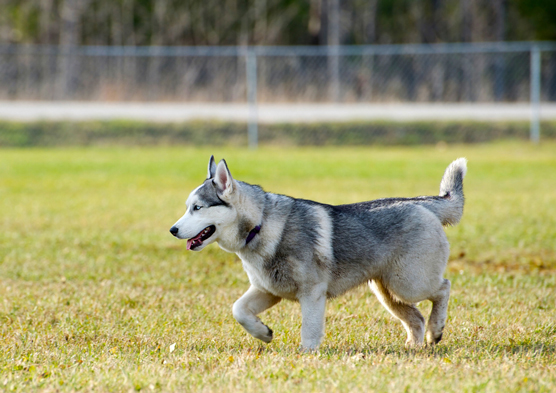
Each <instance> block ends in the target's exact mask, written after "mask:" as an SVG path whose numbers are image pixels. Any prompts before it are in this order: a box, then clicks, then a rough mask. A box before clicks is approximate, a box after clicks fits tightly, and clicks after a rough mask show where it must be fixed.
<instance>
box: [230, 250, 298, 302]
mask: <svg viewBox="0 0 556 393" xmlns="http://www.w3.org/2000/svg"><path fill="white" fill-rule="evenodd" d="M239 257H240V258H241V262H242V264H243V269H244V270H245V272H246V273H247V276H248V277H249V282H250V283H251V285H253V286H255V287H257V288H259V289H262V290H264V291H267V292H269V293H271V294H273V295H275V296H279V297H281V298H285V299H291V300H295V299H297V289H298V288H297V284H296V283H295V282H294V281H293V280H292V279H291V277H289V275H287V274H285V272H284V271H283V269H280V268H278V267H276V268H272V267H269V265H268V263H265V261H264V260H263V258H262V257H260V256H253V255H249V256H247V255H239Z"/></svg>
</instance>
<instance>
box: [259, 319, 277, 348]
mask: <svg viewBox="0 0 556 393" xmlns="http://www.w3.org/2000/svg"><path fill="white" fill-rule="evenodd" d="M263 326H264V327H265V328H266V333H264V334H261V335H259V336H258V337H257V338H258V339H259V340H261V341H264V342H265V343H267V344H268V343H269V342H271V341H272V338H273V337H274V332H273V331H272V329H271V328H269V327H268V326H266V325H265V324H263Z"/></svg>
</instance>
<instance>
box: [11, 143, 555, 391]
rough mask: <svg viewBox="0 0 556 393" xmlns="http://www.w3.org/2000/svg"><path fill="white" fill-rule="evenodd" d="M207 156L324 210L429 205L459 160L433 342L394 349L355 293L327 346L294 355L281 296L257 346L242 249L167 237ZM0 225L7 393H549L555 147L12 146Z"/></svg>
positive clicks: (331, 319)
mask: <svg viewBox="0 0 556 393" xmlns="http://www.w3.org/2000/svg"><path fill="white" fill-rule="evenodd" d="M210 154H214V155H215V157H216V158H217V159H220V158H222V157H225V158H226V160H227V162H228V165H229V167H230V169H231V171H232V174H233V176H235V177H236V178H237V179H241V180H244V181H247V182H250V183H256V184H260V185H261V186H263V187H264V188H265V189H266V190H267V191H272V192H277V193H283V194H288V195H292V196H297V197H302V198H308V199H316V200H318V201H321V202H326V203H332V204H339V203H349V202H356V201H361V200H368V199H374V198H381V197H389V196H416V195H426V194H437V193H438V187H439V183H440V179H441V177H442V174H443V171H444V169H445V168H446V166H447V165H448V164H449V163H450V162H451V161H452V160H453V159H455V158H457V157H460V156H465V157H467V158H468V159H469V164H468V174H467V177H466V179H465V182H464V183H465V185H464V189H465V192H466V197H467V200H466V206H465V211H464V215H463V219H462V221H461V223H460V224H459V225H458V226H456V227H451V228H447V229H446V232H447V234H448V238H449V240H450V242H451V245H452V251H451V258H450V262H449V264H448V269H447V273H446V277H447V278H449V279H450V280H451V281H452V295H451V299H450V306H449V311H448V322H447V326H446V329H445V331H444V339H443V341H442V342H441V343H440V344H439V345H438V346H436V347H435V348H434V349H430V348H425V349H419V350H412V351H408V350H406V349H405V348H404V342H405V336H406V334H405V331H404V329H403V328H402V326H401V324H400V323H399V322H398V321H397V320H395V319H394V318H393V317H391V316H390V315H389V314H388V313H387V312H386V311H385V310H384V309H383V308H382V306H380V304H379V303H378V301H377V300H376V298H375V297H374V296H373V295H372V293H371V292H370V291H369V290H368V289H367V288H366V287H361V288H358V289H356V290H355V291H352V292H350V293H349V294H347V295H346V296H343V297H341V298H339V299H335V300H332V301H330V302H329V303H328V307H327V328H326V335H325V339H324V341H323V344H322V346H321V349H320V351H319V353H316V354H301V353H299V352H298V350H297V349H298V347H299V344H300V323H301V316H300V310H299V305H298V304H296V303H292V302H282V303H280V304H279V305H277V306H276V307H274V308H273V309H271V310H269V311H267V312H266V313H264V314H262V319H263V320H264V322H265V323H267V324H268V325H269V326H270V327H271V328H272V329H273V330H274V333H275V340H274V341H273V342H272V343H271V344H269V345H265V344H262V343H260V342H258V341H256V340H255V339H254V338H252V337H251V336H249V335H248V334H247V333H246V332H245V331H243V329H242V328H241V326H240V325H239V324H237V323H236V322H235V321H234V319H233V317H232V313H231V306H232V304H233V302H234V301H235V300H236V299H237V298H238V297H239V296H241V294H242V293H243V292H244V291H245V290H246V289H247V288H248V285H249V284H248V281H247V277H246V275H245V273H244V272H243V270H242V267H241V263H240V262H239V261H238V258H237V257H236V256H235V255H233V254H227V253H225V252H224V251H222V250H220V249H219V248H218V247H217V245H211V246H210V247H208V248H207V249H206V250H203V251H202V252H200V253H193V252H187V251H186V249H185V242H183V241H182V242H180V241H178V240H177V239H174V238H173V237H172V236H171V235H170V233H169V232H168V229H169V228H170V227H171V226H172V224H173V223H174V222H175V221H176V220H177V219H178V218H179V217H180V216H181V215H182V214H183V212H184V210H185V206H184V201H185V199H186V197H187V195H188V193H189V192H190V191H191V190H192V189H193V188H195V187H196V186H197V185H199V184H200V182H201V181H202V180H203V179H204V177H205V174H206V164H207V161H208V158H209V156H210ZM0 228H1V229H0V336H1V341H0V390H5V391H29V390H42V391H76V390H80V391H138V390H142V391H163V392H165V391H218V392H229V391H238V390H242V391H298V392H307V391H350V392H351V391H409V392H414V391H415V392H421V391H423V392H424V391H427V392H428V391H433V392H445V391H453V392H462V391H463V392H474V391H485V392H491V391H492V392H497V391H502V390H503V391H506V392H518V391H535V392H541V391H545V392H552V391H556V274H555V273H556V143H545V144H542V145H541V146H531V145H529V144H528V143H525V142H521V143H518V142H515V143H513V142H506V143H496V144H485V145H458V146H440V147H413V148H396V147H388V148H383V147H371V148H333V147H326V148H271V147H266V148H261V149H259V150H257V151H250V150H247V149H239V148H234V149H231V148H220V147H219V148H213V149H210V148H202V149H200V148H193V147H150V148H148V147H144V148H123V147H104V148H103V147H96V148H55V149H13V150H12V149H4V150H0ZM419 307H420V308H422V309H423V310H424V313H425V314H427V313H428V311H429V310H430V304H429V303H428V302H424V303H422V304H421V305H420V306H419ZM427 315H428V314H427Z"/></svg>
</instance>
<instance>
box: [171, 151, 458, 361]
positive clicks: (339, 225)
mask: <svg viewBox="0 0 556 393" xmlns="http://www.w3.org/2000/svg"><path fill="white" fill-rule="evenodd" d="M211 163H212V164H211ZM213 164H214V159H213V158H212V157H211V161H209V174H212V177H213V178H209V179H207V180H206V181H205V182H204V184H203V185H202V186H201V187H199V188H197V189H196V190H195V191H194V192H192V194H191V195H190V197H189V198H190V199H189V200H195V201H202V202H203V203H205V204H206V206H207V207H212V208H213V209H219V210H214V211H213V213H209V212H210V211H211V210H210V209H201V210H199V211H198V212H196V213H194V214H200V215H202V214H205V215H206V217H207V218H206V220H205V221H203V220H202V217H203V216H197V217H196V218H195V220H192V219H188V217H187V214H186V215H184V217H183V218H182V219H180V221H178V222H177V223H176V225H175V226H174V227H173V230H172V231H171V232H172V233H173V234H174V235H175V236H177V237H179V238H188V237H192V236H193V235H194V234H195V233H197V232H198V231H199V230H200V229H199V228H201V229H202V228H204V227H205V226H208V225H215V226H216V231H215V233H214V234H213V235H212V236H211V238H209V239H208V240H206V241H205V243H206V244H208V243H210V242H213V241H217V242H218V243H219V245H220V246H221V247H222V248H223V249H225V250H227V251H230V252H235V253H237V255H238V256H239V257H240V258H241V260H242V262H243V266H244V269H245V271H246V272H247V275H248V277H249V280H250V282H251V289H250V290H249V291H248V292H247V293H246V294H245V296H244V297H242V298H241V299H240V300H238V302H236V304H235V305H234V317H236V319H237V320H238V321H239V322H240V323H241V325H242V326H243V327H244V328H245V329H246V330H247V331H248V332H249V333H251V334H252V335H253V336H255V337H257V338H259V339H261V340H263V341H265V342H269V341H270V340H271V339H272V331H271V330H270V328H268V327H267V326H266V325H264V324H263V323H262V322H260V320H259V319H258V317H257V316H256V315H257V314H258V313H260V312H262V311H264V310H265V309H266V308H265V307H271V306H272V305H274V304H276V303H277V302H278V301H279V300H280V299H282V298H286V299H290V300H296V301H299V302H300V304H301V309H302V314H303V323H302V334H301V335H302V346H303V347H304V348H305V349H308V350H314V349H316V348H317V347H318V346H319V344H320V341H321V339H322V336H323V334H324V308H325V303H326V299H327V298H332V297H335V296H339V295H341V294H343V293H345V292H346V291H348V290H350V289H352V288H354V287H356V286H358V285H361V284H364V283H366V282H369V284H370V287H371V289H372V290H373V292H374V293H375V294H376V295H377V297H378V298H379V300H380V302H381V303H382V304H383V305H384V306H385V307H386V308H387V309H388V311H389V312H390V313H392V315H394V316H395V317H396V318H398V319H400V320H401V322H402V324H403V325H404V327H405V328H406V330H407V333H408V340H407V345H409V346H413V345H421V344H422V343H423V341H424V338H425V333H426V339H427V343H428V344H430V345H432V344H435V343H436V342H438V341H439V340H440V338H441V337H442V330H443V328H444V324H445V321H446V311H447V305H448V298H449V292H450V282H449V281H448V280H445V279H444V278H443V277H442V276H443V273H444V269H445V267H446V263H447V259H448V255H449V245H448V241H447V239H446V235H445V233H444V231H443V228H442V226H443V225H454V224H456V223H457V222H459V220H460V218H461V215H462V213H463V203H464V196H463V177H464V176H465V173H466V160H465V159H458V160H456V161H454V162H453V163H452V164H451V165H450V166H449V167H448V168H447V169H446V172H445V174H444V177H443V179H442V182H441V187H440V195H439V196H425V197H416V198H386V199H378V200H374V201H369V202H361V203H356V204H350V205H339V206H332V205H327V204H321V203H318V202H314V201H308V200H303V199H296V198H292V197H288V196H285V195H277V194H272V193H267V192H265V191H263V190H262V189H261V188H260V187H259V186H254V185H250V184H247V183H244V182H240V181H236V180H233V179H232V178H231V174H230V172H229V170H228V168H227V166H226V163H225V162H224V161H221V163H220V164H219V166H218V168H214V167H213V166H214V165H213ZM211 168H212V169H211ZM215 174H216V177H217V179H216V183H217V184H215V179H214V176H215ZM219 184H228V189H226V190H225V191H224V187H223V186H222V187H220V186H219ZM189 200H188V201H189ZM203 211H204V213H203ZM216 212H218V214H216ZM199 220H200V221H201V222H200V223H198V221H199ZM221 221H222V222H221ZM228 221H229V222H228ZM188 222H191V223H193V222H194V223H195V224H194V225H193V224H191V225H193V226H196V227H195V228H193V229H191V230H189V229H188V228H187V224H188ZM257 226H260V232H258V234H257V235H256V236H255V237H254V238H253V239H252V241H251V240H250V241H249V242H246V238H247V237H248V236H249V233H250V231H252V230H253V228H255V227H257ZM176 229H178V231H177V233H176ZM204 245H205V244H203V247H204ZM199 248H200V249H202V247H199ZM423 300H431V301H432V302H433V309H432V312H431V316H430V318H429V322H428V327H427V330H425V322H424V318H423V316H422V315H421V313H420V312H419V310H418V309H417V308H416V307H415V304H416V303H417V302H420V301H423Z"/></svg>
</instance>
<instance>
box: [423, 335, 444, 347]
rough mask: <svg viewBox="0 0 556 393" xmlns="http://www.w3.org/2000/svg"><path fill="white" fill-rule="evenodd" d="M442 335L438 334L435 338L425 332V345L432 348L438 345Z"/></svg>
mask: <svg viewBox="0 0 556 393" xmlns="http://www.w3.org/2000/svg"><path fill="white" fill-rule="evenodd" d="M442 334H443V333H442V332H440V334H439V335H437V336H436V337H435V336H434V335H433V334H432V333H431V332H427V345H428V346H430V347H433V346H435V345H436V344H438V343H439V342H440V340H442Z"/></svg>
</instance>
